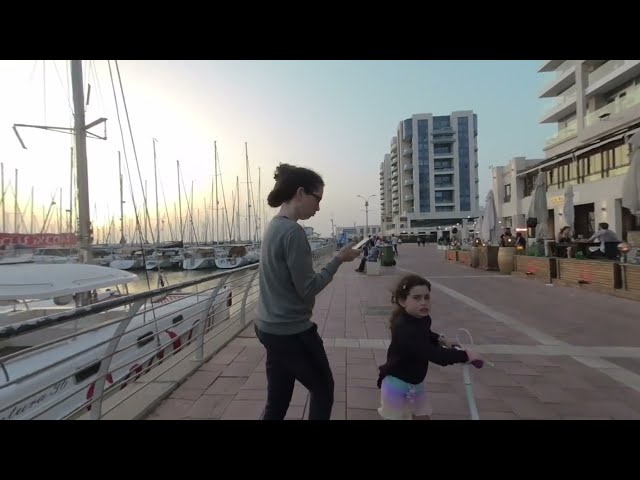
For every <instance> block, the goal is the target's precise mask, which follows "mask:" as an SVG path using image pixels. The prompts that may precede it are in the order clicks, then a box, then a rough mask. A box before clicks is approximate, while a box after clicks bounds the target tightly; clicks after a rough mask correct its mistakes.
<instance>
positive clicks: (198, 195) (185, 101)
mask: <svg viewBox="0 0 640 480" xmlns="http://www.w3.org/2000/svg"><path fill="white" fill-rule="evenodd" d="M540 63H541V61H212V60H206V61H205V60H203V61H175V60H171V61H169V60H167V61H120V62H119V66H120V73H121V75H122V82H123V87H124V93H125V98H126V102H127V108H128V113H129V118H130V120H131V128H132V131H133V138H134V142H135V148H136V151H137V156H138V161H139V162H140V163H139V165H140V171H141V174H142V177H143V181H144V180H145V179H146V180H147V181H148V186H149V196H148V199H149V201H150V202H151V204H150V210H151V211H150V213H151V215H152V217H155V197H154V183H153V182H154V176H153V149H152V138H154V137H155V138H156V139H158V144H157V159H158V165H159V179H160V180H161V184H162V186H163V188H164V193H165V196H166V202H167V206H168V209H169V212H170V220H171V222H173V221H174V216H173V204H174V202H175V201H176V200H177V192H178V190H177V188H178V187H177V173H176V160H180V164H181V170H182V172H181V173H182V175H183V176H184V184H185V186H186V188H187V190H189V193H190V190H191V184H192V182H193V188H194V203H195V204H196V205H195V208H196V209H198V208H199V209H200V219H201V221H203V217H204V198H205V197H206V199H207V202H209V197H210V194H211V180H212V175H213V168H214V163H213V142H214V141H217V145H218V154H219V158H220V162H221V170H222V179H223V180H224V189H225V195H226V201H227V207H228V208H229V209H230V208H231V193H232V191H233V189H234V188H235V183H236V176H239V177H240V182H241V183H240V190H241V203H242V210H241V215H245V212H246V200H245V199H246V183H244V182H246V171H245V158H244V142H247V143H248V147H249V166H250V169H251V177H252V181H253V191H254V196H255V197H256V198H257V194H258V168H260V169H261V173H262V197H263V198H265V197H266V194H267V193H268V191H269V189H270V188H271V187H272V186H273V170H274V168H275V167H276V165H277V164H278V163H279V162H289V163H293V164H296V165H300V166H306V167H310V168H313V169H315V170H317V171H318V172H319V173H320V174H321V175H322V176H323V177H324V179H325V182H326V187H325V195H324V200H323V202H322V204H321V211H320V212H319V213H318V214H317V215H316V217H314V218H313V219H311V220H309V221H308V222H306V224H307V225H311V226H313V227H315V228H316V229H317V230H319V231H320V232H321V233H322V234H324V235H328V234H329V233H330V229H331V222H330V218H331V217H332V216H333V218H334V220H335V223H336V225H353V223H354V222H357V223H358V224H364V220H365V218H364V217H365V214H364V211H363V208H364V207H363V201H362V200H361V199H360V198H357V197H356V195H358V194H361V195H364V196H368V195H371V194H378V193H379V182H378V172H379V165H380V162H381V161H382V160H383V158H384V154H385V153H388V150H389V141H390V139H391V137H392V136H393V135H394V133H395V131H396V128H397V125H398V122H400V121H401V120H402V119H404V118H407V117H410V116H411V115H412V114H414V113H423V112H431V113H434V114H436V115H446V114H449V113H450V112H451V111H454V110H473V111H474V112H475V113H477V115H478V130H479V135H478V148H479V152H478V154H479V161H480V198H481V201H483V200H484V197H485V196H486V193H487V191H488V189H489V169H488V168H489V166H490V165H497V164H504V163H505V162H506V161H508V160H509V159H510V158H512V157H514V156H521V155H524V156H527V157H534V158H535V157H537V158H540V157H542V156H543V154H542V147H543V145H544V141H545V139H546V137H548V136H549V135H551V134H552V133H553V129H554V127H553V126H551V125H545V126H542V125H540V124H539V123H538V119H539V118H540V116H541V115H542V113H543V111H544V109H545V107H546V106H547V105H548V104H547V103H546V102H543V101H542V100H539V99H538V98H537V93H538V92H539V90H540V89H541V87H542V85H543V84H544V82H545V81H546V80H547V78H546V76H544V75H542V74H539V73H537V68H538V66H539V65H540ZM112 68H113V69H114V70H113V75H114V80H115V82H116V88H117V92H118V97H119V102H120V103H119V108H120V116H121V121H122V128H123V131H124V134H125V139H126V144H125V147H126V148H123V145H122V141H121V137H120V125H119V122H118V117H117V113H116V110H115V103H114V98H113V91H112V85H111V80H110V76H109V69H108V66H107V62H106V61H103V60H100V61H98V60H96V61H94V62H88V61H86V62H84V76H85V95H86V84H87V83H90V84H91V96H90V103H89V105H88V107H87V109H86V120H87V123H89V122H91V121H93V120H95V119H97V118H99V117H107V118H108V124H107V135H108V140H107V141H102V140H94V139H89V140H88V141H87V142H88V157H89V184H90V203H91V213H92V217H94V218H93V219H94V222H95V224H96V226H101V225H102V224H105V223H108V222H109V221H110V219H111V217H114V218H115V220H116V222H117V219H118V216H119V212H118V209H119V204H118V199H119V187H118V150H120V151H121V152H123V154H124V152H125V151H126V154H127V158H128V162H129V169H130V171H131V174H132V175H133V178H132V180H133V182H134V192H135V195H136V202H137V203H138V205H139V206H140V204H141V203H142V196H141V189H140V183H139V180H138V175H137V167H136V162H135V156H134V153H133V148H132V143H131V141H130V137H129V127H128V125H127V122H126V115H125V112H124V107H123V104H122V102H121V99H120V93H119V84H118V79H117V76H116V72H115V64H114V62H112ZM68 72H69V66H68V62H67V61H62V60H60V61H55V62H54V61H46V62H44V63H43V61H41V60H40V61H34V60H29V61H1V62H0V85H1V86H2V88H1V89H0V105H1V107H0V147H1V155H0V161H2V162H3V163H4V169H5V184H7V183H9V182H11V184H12V187H11V189H10V191H9V193H8V196H7V200H8V202H7V206H6V211H7V216H9V215H11V218H10V221H9V222H8V227H9V226H10V225H13V211H14V207H13V183H14V175H15V173H14V172H15V169H16V168H17V169H18V170H19V179H18V190H19V191H18V198H19V203H20V208H21V209H22V210H23V214H24V215H25V222H26V224H27V227H28V226H29V218H30V217H29V212H30V207H29V208H27V205H28V203H29V202H30V195H31V187H32V186H33V187H34V197H35V202H34V204H35V213H36V214H37V215H38V216H39V217H41V216H42V208H43V206H45V208H48V206H49V203H50V201H51V196H52V195H53V194H54V193H55V194H56V201H58V195H59V194H58V193H56V192H57V191H58V189H59V188H60V187H62V193H63V207H64V209H66V208H68V203H69V165H70V151H69V147H70V146H71V145H72V137H71V136H69V135H65V134H62V133H53V132H46V131H41V130H34V129H23V130H20V133H21V136H22V138H23V140H24V141H25V143H26V145H27V147H28V150H23V149H22V148H21V147H20V144H19V142H18V140H17V139H16V137H15V135H14V133H13V131H12V130H11V126H12V125H13V124H14V123H25V124H37V125H42V124H45V123H46V124H47V125H55V126H62V127H69V126H71V125H72V116H71V105H72V99H71V90H70V88H69V87H68V85H69V83H70V80H69V73H68ZM44 85H46V89H45V88H44ZM103 128H104V127H102V126H99V127H97V128H96V129H95V130H94V131H95V132H96V133H98V134H102V133H103ZM122 158H123V168H125V159H124V155H123V157H122ZM160 195H161V196H160V207H161V215H164V210H165V206H164V199H163V197H162V193H160ZM125 200H126V202H127V203H126V204H125V207H126V209H125V215H126V216H127V215H128V216H130V215H131V214H132V212H133V207H132V202H131V192H130V189H129V186H128V179H127V177H126V172H125ZM182 205H183V216H186V200H185V198H184V196H183V199H182ZM54 208H57V206H56V207H54ZM96 211H97V216H96V215H95V213H94V212H96ZM56 212H57V211H56ZM267 213H268V214H269V216H270V215H272V214H273V213H274V211H273V210H271V209H269V208H268V207H267ZM56 215H57V213H56ZM379 215H380V209H379V200H378V199H377V197H375V198H374V199H373V200H372V202H371V207H370V212H369V223H370V224H378V223H379ZM56 218H57V217H56ZM0 221H1V220H0ZM153 223H154V224H155V220H154V221H153ZM1 228H2V226H1V225H0V230H1ZM7 229H8V230H11V229H10V228H7ZM50 230H51V229H50ZM23 231H24V230H23ZM163 239H168V227H166V233H165V235H164V236H163Z"/></svg>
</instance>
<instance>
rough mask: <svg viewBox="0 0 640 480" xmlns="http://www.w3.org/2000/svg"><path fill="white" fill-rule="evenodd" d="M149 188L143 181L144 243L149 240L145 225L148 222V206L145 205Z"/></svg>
mask: <svg viewBox="0 0 640 480" xmlns="http://www.w3.org/2000/svg"><path fill="white" fill-rule="evenodd" d="M148 191H149V190H148V189H147V181H146V180H145V181H144V191H143V192H142V193H143V194H144V197H143V198H144V243H149V240H148V238H149V237H147V225H148V224H149V207H148V205H147V198H148V197H147V192H148Z"/></svg>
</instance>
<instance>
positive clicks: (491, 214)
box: [480, 190, 496, 245]
mask: <svg viewBox="0 0 640 480" xmlns="http://www.w3.org/2000/svg"><path fill="white" fill-rule="evenodd" d="M495 229H496V205H495V202H494V200H493V190H489V193H487V199H486V200H485V207H484V215H483V217H482V226H481V227H480V237H481V238H482V240H483V241H484V242H485V243H488V244H489V245H491V243H492V242H493V240H494V239H495Z"/></svg>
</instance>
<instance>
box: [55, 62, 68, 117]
mask: <svg viewBox="0 0 640 480" xmlns="http://www.w3.org/2000/svg"><path fill="white" fill-rule="evenodd" d="M53 66H54V68H55V70H56V74H57V75H58V80H60V86H61V87H62V90H63V91H64V92H65V95H66V96H67V105H68V106H69V112H71V115H73V107H72V106H71V97H70V96H69V78H68V77H67V89H66V91H65V88H64V82H63V81H62V77H61V76H60V70H59V69H58V64H57V63H56V61H55V60H54V61H53Z"/></svg>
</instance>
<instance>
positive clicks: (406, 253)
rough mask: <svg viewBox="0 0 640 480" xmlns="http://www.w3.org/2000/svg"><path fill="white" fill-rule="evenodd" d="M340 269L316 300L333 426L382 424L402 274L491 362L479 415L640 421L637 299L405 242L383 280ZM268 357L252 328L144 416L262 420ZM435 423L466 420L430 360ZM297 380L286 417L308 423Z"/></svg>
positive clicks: (448, 329) (443, 324)
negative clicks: (383, 383)
mask: <svg viewBox="0 0 640 480" xmlns="http://www.w3.org/2000/svg"><path fill="white" fill-rule="evenodd" d="M355 266H356V262H353V264H346V265H343V266H342V267H340V270H339V271H338V274H337V275H336V276H335V278H334V280H333V282H332V283H331V284H330V285H329V286H328V287H327V288H326V289H325V290H324V291H323V292H322V293H321V294H320V295H319V296H318V298H317V302H316V308H315V311H314V315H313V320H314V321H315V322H316V323H317V324H318V327H319V332H320V333H321V335H322V337H323V339H324V342H325V348H326V350H327V355H328V357H329V362H330V364H331V367H332V370H333V374H334V379H335V403H334V407H333V412H332V419H334V420H345V419H347V420H379V419H380V418H379V416H378V413H377V410H376V409H377V407H378V402H379V390H378V389H377V388H376V378H377V365H379V364H381V363H382V362H383V361H384V358H385V355H386V350H385V348H386V346H387V345H388V343H389V331H388V328H387V326H386V321H387V318H388V315H389V312H390V306H391V304H390V296H391V287H392V286H393V284H394V283H395V282H396V281H397V279H398V278H399V276H400V275H403V274H405V273H406V272H407V271H415V272H416V273H420V274H422V275H424V276H426V277H427V278H429V279H430V280H431V281H432V284H433V311H432V318H433V323H434V325H433V328H434V330H435V331H438V332H442V333H445V334H447V335H448V336H449V337H452V336H455V335H456V333H457V330H458V328H466V329H468V330H469V331H470V332H471V333H472V335H473V338H474V342H475V344H476V346H477V350H478V351H480V352H482V353H483V354H484V356H485V358H487V359H488V360H490V361H491V362H492V363H493V365H494V366H486V367H485V368H483V369H481V370H475V369H474V370H473V372H472V378H473V385H474V393H475V398H476V402H477V407H478V411H479V414H480V418H481V419H483V420H517V419H521V420H524V419H553V420H560V419H616V420H617V419H639V418H640V322H638V321H637V318H638V314H637V312H638V311H640V303H638V302H634V301H631V300H626V299H622V298H617V297H613V296H608V295H605V294H601V293H595V292H585V291H580V290H577V289H573V288H569V287H557V286H547V285H545V284H543V283H539V282H536V281H532V280H529V279H523V278H516V277H511V276H505V275H499V274H498V273H497V272H485V271H482V270H478V269H472V268H470V267H467V266H464V265H460V264H457V263H452V262H447V261H445V259H444V252H442V251H440V250H437V249H436V248H435V246H429V247H418V246H416V245H411V244H405V245H402V246H401V247H400V255H399V256H398V257H397V267H395V268H387V269H383V274H382V275H381V276H366V275H363V274H360V273H356V272H355V271H354V269H355ZM264 361H265V352H264V349H263V347H262V346H261V345H260V343H259V342H258V341H257V339H256V338H255V335H254V334H253V327H251V326H250V327H248V328H247V329H246V330H245V331H244V332H243V333H242V334H241V335H239V336H238V337H237V338H236V339H234V340H233V341H232V342H231V343H230V344H229V345H227V346H226V347H225V348H224V349H222V350H221V351H220V352H219V353H218V354H217V355H216V356H215V357H214V358H213V359H211V360H210V361H209V362H208V363H207V364H205V365H203V366H202V367H201V368H200V369H199V371H197V372H196V373H195V374H193V375H192V376H191V377H190V378H189V379H188V380H187V381H186V382H184V383H183V384H182V385H181V386H180V387H178V388H177V389H176V390H175V391H174V392H173V393H172V394H171V395H170V397H169V398H167V399H165V400H164V401H163V402H161V404H160V405H159V406H158V407H157V408H156V409H155V410H154V411H153V412H152V413H151V414H150V415H149V416H148V417H147V419H149V420H152V419H158V420H160V419H222V420H224V419H246V420H253V419H258V418H259V417H260V415H261V413H262V409H263V408H264V402H265V399H266V376H265V365H264ZM427 384H428V388H429V391H430V395H431V401H432V404H433V407H434V415H433V419H434V420H447V419H469V418H470V416H469V408H468V404H467V400H466V397H465V392H464V387H463V384H462V369H461V368H460V366H450V367H444V368H443V367H439V366H437V365H431V366H430V368H429V376H428V379H427ZM308 406H309V395H308V392H307V391H306V389H305V388H304V387H302V385H300V384H297V383H296V387H295V390H294V395H293V399H292V402H291V407H290V408H289V413H288V415H287V418H288V419H294V420H299V419H303V418H307V415H308V412H307V409H308Z"/></svg>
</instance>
